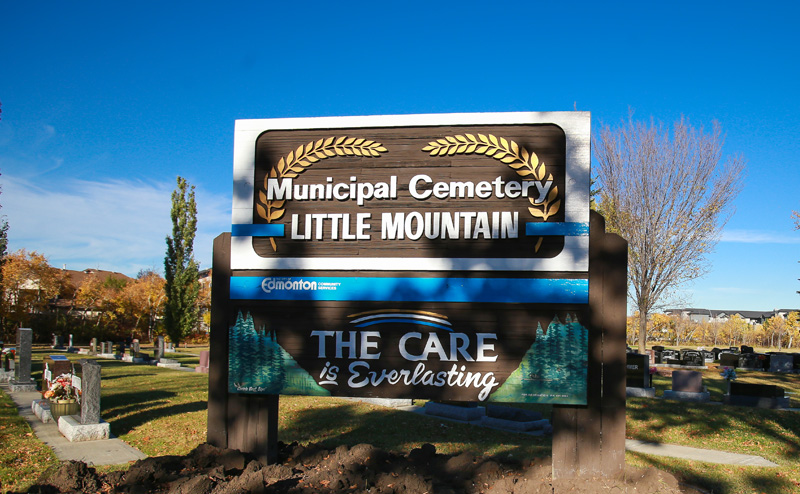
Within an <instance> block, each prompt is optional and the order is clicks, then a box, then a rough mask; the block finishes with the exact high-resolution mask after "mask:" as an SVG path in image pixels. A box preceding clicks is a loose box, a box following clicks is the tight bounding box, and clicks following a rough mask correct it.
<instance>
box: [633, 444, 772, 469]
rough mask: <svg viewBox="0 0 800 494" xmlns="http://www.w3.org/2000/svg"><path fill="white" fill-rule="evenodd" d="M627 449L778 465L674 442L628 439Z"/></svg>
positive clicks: (729, 462)
mask: <svg viewBox="0 0 800 494" xmlns="http://www.w3.org/2000/svg"><path fill="white" fill-rule="evenodd" d="M625 449H626V450H627V451H631V452H634V453H644V454H647V455H656V456H670V457H672V458H683V459H685V460H694V461H705V462H708V463H722V464H725V465H739V466H745V467H777V466H778V464H777V463H773V462H771V461H769V460H767V459H766V458H762V457H760V456H754V455H740V454H738V453H728V452H726V451H716V450H713V449H700V448H690V447H689V446H676V445H674V444H661V443H649V442H645V441H639V440H637V439H626V440H625Z"/></svg>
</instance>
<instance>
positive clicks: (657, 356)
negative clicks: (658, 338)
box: [652, 345, 664, 364]
mask: <svg viewBox="0 0 800 494" xmlns="http://www.w3.org/2000/svg"><path fill="white" fill-rule="evenodd" d="M663 351H664V347H663V346H661V345H655V346H653V360H652V362H653V363H654V364H660V363H662V360H661V359H662V356H661V355H662V352H663Z"/></svg>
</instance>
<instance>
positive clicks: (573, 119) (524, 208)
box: [208, 112, 625, 477]
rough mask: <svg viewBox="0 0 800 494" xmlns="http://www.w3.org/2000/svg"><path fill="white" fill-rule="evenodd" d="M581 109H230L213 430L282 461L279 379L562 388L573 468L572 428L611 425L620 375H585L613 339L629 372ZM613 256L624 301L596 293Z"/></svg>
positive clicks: (539, 390)
mask: <svg viewBox="0 0 800 494" xmlns="http://www.w3.org/2000/svg"><path fill="white" fill-rule="evenodd" d="M589 121H590V117H589V114H588V113H583V112H564V113H501V114H455V115H408V116H383V117H336V118H319V119H278V120H244V121H237V124H236V138H235V142H234V201H233V226H232V231H231V234H230V235H227V234H224V235H222V236H220V237H218V238H217V239H216V240H215V245H214V265H213V278H212V322H211V355H210V371H209V374H210V376H209V378H210V381H209V386H210V387H209V422H208V423H209V425H208V438H209V442H211V443H212V444H216V445H219V446H226V447H232V448H237V449H241V450H243V451H250V452H257V453H259V454H261V455H262V456H263V457H264V458H266V459H268V460H274V459H275V455H276V442H277V439H276V436H277V412H278V396H279V395H281V394H285V395H286V394H299V395H315V396H356V397H386V398H421V399H433V400H454V401H477V402H523V403H550V404H553V405H556V406H557V407H568V408H558V409H557V411H556V413H555V414H554V426H555V428H556V438H555V440H554V473H556V474H558V475H561V476H562V477H563V476H566V475H569V474H570V473H569V472H571V471H573V470H575V469H571V467H569V464H570V461H572V460H570V458H571V456H570V455H572V456H576V455H577V456H576V458H578V460H580V461H578V463H580V464H583V460H582V459H581V458H582V456H581V455H582V454H583V453H580V454H579V453H575V454H572V453H570V452H569V451H570V448H571V447H572V446H575V444H573V445H572V446H570V444H571V443H570V442H569V440H568V439H567V438H568V437H571V434H572V433H571V432H569V431H572V430H573V429H574V430H575V431H578V429H579V428H586V427H589V429H591V430H592V431H590V432H589V433H581V434H578V433H577V432H575V438H576V441H580V440H581V439H586V438H587V437H589V436H587V435H586V434H593V433H594V432H593V431H594V429H598V430H599V427H605V426H603V425H602V424H612V423H613V424H617V421H612V420H611V418H612V417H613V418H614V419H615V420H616V419H618V418H619V413H618V410H617V408H614V411H613V413H612V411H610V409H609V410H604V409H605V408H608V407H612V402H611V401H609V400H608V399H606V398H607V397H610V396H612V394H613V395H614V396H616V394H614V393H616V391H618V390H617V387H615V386H614V385H612V383H610V382H606V380H603V381H602V382H604V383H605V385H606V386H611V387H612V388H613V389H614V393H611V391H608V392H606V391H600V392H599V394H598V392H597V390H595V389H594V388H593V386H595V384H596V385H597V386H599V385H600V384H599V383H600V382H601V381H600V377H599V376H600V375H601V373H605V375H606V376H612V375H615V374H609V372H612V370H613V372H616V371H617V370H616V367H615V363H614V362H615V360H614V359H615V358H616V357H617V356H616V352H617V351H618V350H619V349H618V348H617V347H618V346H619V345H618V343H619V342H621V343H622V346H621V355H620V356H619V360H620V362H621V363H622V364H621V365H622V367H621V374H620V376H621V379H622V381H621V382H624V358H625V352H624V349H625V346H624V341H625V339H624V336H625V334H624V331H625V320H624V317H625V312H624V311H625V293H624V290H625V259H624V258H625V251H624V245H623V244H624V243H620V242H619V241H618V240H617V241H615V240H614V239H613V238H612V237H611V236H608V235H606V234H605V233H604V231H603V226H602V219H601V218H599V217H598V218H596V219H592V222H591V226H590V213H589V185H590V174H589ZM615 242H616V243H615ZM620 249H622V250H620ZM610 254H613V255H614V256H616V257H613V261H612V260H610V259H611V258H609V257H608V256H609V255H610ZM619 260H622V265H619V264H618V261H619ZM620 269H621V271H619V270H620ZM620 272H621V280H622V285H621V286H622V302H621V305H614V306H613V308H606V305H605V304H606V303H607V302H609V301H610V300H612V299H613V300H615V301H616V297H617V294H616V293H615V294H614V295H611V294H610V293H611V292H609V290H612V289H614V290H615V289H616V288H617V287H618V285H617V281H618V279H619V276H620ZM615 303H616V302H615ZM617 309H621V311H622V312H621V313H620V314H621V315H620V314H617V313H616V310H617ZM612 312H613V314H612ZM620 317H621V319H620ZM620 320H621V321H622V325H621V328H622V333H621V334H622V339H621V340H620V341H617V340H616V338H617V334H618V332H616V331H617V329H618V328H617V327H616V326H615V325H616V324H618V322H619V321H620ZM612 326H613V328H612ZM612 340H613V342H614V344H613V347H608V350H604V348H606V347H604V346H603V345H604V344H605V342H606V341H609V342H610V341H612ZM598 345H600V346H598ZM611 348H613V351H612V350H611ZM595 380H596V381H597V382H596V383H595ZM622 386H623V387H622V389H623V393H622V401H621V406H622V426H623V428H622V440H623V442H624V384H623V385H622ZM595 395H597V396H595ZM597 397H599V398H600V401H598V400H597V399H596V398H597ZM619 405H620V403H616V402H615V403H614V404H613V407H618V406H619ZM576 407H577V408H576ZM595 408H596V409H597V412H598V415H597V419H596V421H597V422H598V424H600V425H598V426H597V427H595V426H594V425H591V424H589V422H587V421H586V420H585V419H586V418H587V417H588V416H591V417H595V415H596V414H595V412H594V411H591V412H590V410H595ZM587 414H588V415H587ZM593 420H595V419H593ZM573 425H574V428H573ZM565 427H566V428H567V429H565ZM603 430H604V431H605V429H603ZM564 431H567V432H564ZM603 437H607V436H606V435H604V436H603ZM617 442H618V441H617ZM562 444H563V445H562ZM584 444H586V443H584ZM598 444H600V443H598ZM603 444H606V445H607V447H608V448H610V447H612V446H613V447H616V445H617V443H615V442H609V441H607V440H604V442H603ZM598 448H599V446H598ZM622 452H623V453H624V444H623V449H622ZM556 455H558V457H559V458H562V457H563V459H559V460H558V462H557V461H556V460H555V458H556ZM618 456H619V455H618ZM621 458H623V460H624V454H623V456H621ZM573 463H574V462H573ZM557 464H558V465H559V466H558V467H556V465H557ZM578 470H580V469H578Z"/></svg>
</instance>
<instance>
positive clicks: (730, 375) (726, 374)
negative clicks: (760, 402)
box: [720, 367, 736, 381]
mask: <svg viewBox="0 0 800 494" xmlns="http://www.w3.org/2000/svg"><path fill="white" fill-rule="evenodd" d="M720 375H721V376H722V377H723V378H724V379H725V380H727V381H735V380H736V369H734V368H733V367H723V369H722V372H720Z"/></svg>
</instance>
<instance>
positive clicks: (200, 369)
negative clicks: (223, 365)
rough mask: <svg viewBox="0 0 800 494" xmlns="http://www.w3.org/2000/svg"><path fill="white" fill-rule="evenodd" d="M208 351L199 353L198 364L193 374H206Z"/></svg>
mask: <svg viewBox="0 0 800 494" xmlns="http://www.w3.org/2000/svg"><path fill="white" fill-rule="evenodd" d="M208 356H209V352H208V350H203V351H201V352H200V364H198V366H197V367H195V368H194V371H195V372H202V373H204V374H208Z"/></svg>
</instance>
